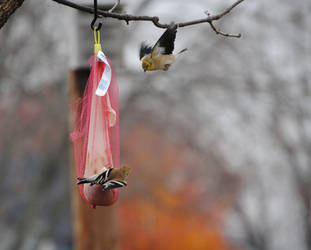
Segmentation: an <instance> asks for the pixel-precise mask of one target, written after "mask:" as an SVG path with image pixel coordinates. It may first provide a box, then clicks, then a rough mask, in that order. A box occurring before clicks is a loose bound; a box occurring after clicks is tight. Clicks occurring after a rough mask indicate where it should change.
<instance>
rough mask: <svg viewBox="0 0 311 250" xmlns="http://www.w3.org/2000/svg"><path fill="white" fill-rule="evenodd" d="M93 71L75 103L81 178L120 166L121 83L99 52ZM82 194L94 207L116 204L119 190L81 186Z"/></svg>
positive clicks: (75, 140)
mask: <svg viewBox="0 0 311 250" xmlns="http://www.w3.org/2000/svg"><path fill="white" fill-rule="evenodd" d="M89 63H90V65H91V73H90V76H89V79H88V82H87V85H86V88H85V91H84V94H83V97H82V98H80V99H79V100H78V101H77V103H76V105H75V114H76V123H75V129H74V131H73V132H72V133H71V139H72V141H73V146H74V157H75V166H76V173H77V177H89V176H92V175H94V174H98V173H100V172H101V171H102V170H103V168H104V167H106V168H107V167H108V168H109V167H114V168H119V167H120V145H119V103H118V93H119V90H118V85H117V82H116V80H115V75H114V72H113V69H112V67H111V63H110V61H109V59H107V58H106V57H105V55H104V54H103V53H102V52H101V51H99V52H98V54H97V56H96V55H94V56H92V57H91V58H90V59H89ZM79 190H80V194H81V196H82V198H83V199H85V200H86V201H87V202H88V203H89V204H90V205H91V206H92V207H94V208H95V207H96V206H109V205H112V204H113V203H114V202H115V201H116V200H117V198H118V189H112V190H107V191H103V188H102V186H101V185H93V186H91V185H89V184H83V185H79Z"/></svg>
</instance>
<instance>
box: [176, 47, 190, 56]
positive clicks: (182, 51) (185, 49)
mask: <svg viewBox="0 0 311 250" xmlns="http://www.w3.org/2000/svg"><path fill="white" fill-rule="evenodd" d="M187 50H188V49H187V48H184V49H182V50H181V51H179V52H178V53H177V54H176V56H179V55H180V54H182V53H184V52H186V51H187Z"/></svg>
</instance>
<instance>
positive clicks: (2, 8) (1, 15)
mask: <svg viewBox="0 0 311 250" xmlns="http://www.w3.org/2000/svg"><path fill="white" fill-rule="evenodd" d="M23 2H24V0H2V1H0V29H1V28H2V26H3V25H4V24H5V23H6V22H7V20H8V19H9V17H10V16H11V15H12V14H13V13H14V12H15V10H16V9H18V8H19V7H20V6H21V5H22V4H23Z"/></svg>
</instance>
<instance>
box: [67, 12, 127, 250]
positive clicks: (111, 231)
mask: <svg viewBox="0 0 311 250" xmlns="http://www.w3.org/2000/svg"><path fill="white" fill-rule="evenodd" d="M110 7H111V6H105V7H104V8H103V9H106V8H110ZM91 20H92V16H91V15H89V14H85V13H82V12H78V11H76V12H75V16H74V18H73V26H72V30H73V31H72V32H73V33H72V36H71V37H72V38H73V41H72V42H71V47H72V51H71V68H73V70H72V71H71V72H70V88H69V93H70V94H69V95H70V103H74V102H75V101H76V100H77V98H79V97H81V96H82V95H83V91H84V89H85V86H86V83H87V79H88V76H89V73H90V70H89V66H88V57H90V56H91V55H92V53H93V46H92V45H93V44H94V41H93V31H92V30H91V28H90V22H91ZM120 26H121V24H120V22H118V21H116V22H114V21H109V23H108V22H104V23H103V27H102V29H101V33H102V37H101V40H102V45H104V46H103V50H104V51H105V53H106V54H107V55H108V56H109V57H110V59H111V61H112V62H113V63H114V64H115V65H116V64H119V65H120V60H121V50H120V47H121V46H122V45H121V44H122V39H121V38H120V36H121V35H122V32H121V30H122V28H121V27H120ZM71 117H73V114H71ZM71 122H73V119H71ZM72 127H73V124H71V128H72ZM71 130H72V129H71ZM71 180H72V211H73V230H74V249H76V250H86V249H87V250H103V249H107V250H117V249H119V241H118V236H119V235H118V223H117V217H116V210H115V209H116V205H112V206H110V207H100V206H97V207H96V209H92V208H90V206H89V205H88V204H87V203H86V202H85V201H84V200H83V199H82V198H81V196H80V193H79V190H78V188H77V185H76V173H75V166H74V157H73V148H72V147H71Z"/></svg>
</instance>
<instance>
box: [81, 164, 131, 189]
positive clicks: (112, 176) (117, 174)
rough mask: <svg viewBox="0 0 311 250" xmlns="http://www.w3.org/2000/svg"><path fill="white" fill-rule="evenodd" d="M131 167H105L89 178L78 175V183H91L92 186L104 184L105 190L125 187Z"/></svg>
mask: <svg viewBox="0 0 311 250" xmlns="http://www.w3.org/2000/svg"><path fill="white" fill-rule="evenodd" d="M130 169H131V168H130V167H128V166H122V167H121V168H119V169H118V168H109V169H107V168H104V170H103V171H102V172H101V173H99V174H95V175H92V176H90V177H87V178H80V177H78V178H77V179H78V183H77V184H78V185H80V184H85V183H90V185H91V186H93V185H95V184H98V185H102V186H103V190H110V189H113V188H119V187H124V186H126V185H127V182H126V180H125V178H126V177H127V176H128V175H129V172H130Z"/></svg>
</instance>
